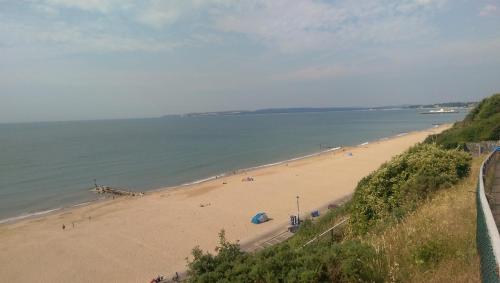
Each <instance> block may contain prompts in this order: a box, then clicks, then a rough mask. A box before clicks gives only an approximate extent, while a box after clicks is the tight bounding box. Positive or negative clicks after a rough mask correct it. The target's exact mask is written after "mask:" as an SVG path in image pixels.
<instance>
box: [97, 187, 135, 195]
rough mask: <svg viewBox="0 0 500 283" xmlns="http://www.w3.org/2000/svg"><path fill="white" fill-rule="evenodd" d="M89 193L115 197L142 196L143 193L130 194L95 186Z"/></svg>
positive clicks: (129, 192)
mask: <svg viewBox="0 0 500 283" xmlns="http://www.w3.org/2000/svg"><path fill="white" fill-rule="evenodd" d="M90 191H92V192H95V193H98V194H110V195H115V196H132V197H135V196H143V195H144V193H143V192H132V191H127V190H124V189H119V188H112V187H108V186H95V187H93V188H92V189H90Z"/></svg>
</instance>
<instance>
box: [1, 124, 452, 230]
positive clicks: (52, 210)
mask: <svg viewBox="0 0 500 283" xmlns="http://www.w3.org/2000/svg"><path fill="white" fill-rule="evenodd" d="M451 125H452V124H451V123H450V124H440V125H433V127H430V128H425V129H421V130H414V131H410V132H402V133H398V134H394V135H391V136H386V137H381V138H378V139H374V140H369V141H366V142H363V143H361V144H358V145H347V146H343V145H342V146H337V147H332V148H328V149H326V150H320V151H317V152H313V153H309V154H306V155H300V156H297V157H292V158H290V159H285V160H282V161H277V162H273V163H266V164H263V165H257V166H252V167H248V168H240V169H235V170H232V171H226V172H223V173H220V174H217V175H212V176H209V177H206V178H202V179H197V180H194V181H191V182H186V183H182V184H179V185H174V186H166V187H159V188H156V189H150V190H147V191H144V193H145V194H148V195H149V194H152V193H157V192H163V191H175V190H180V189H183V188H189V187H191V186H195V185H201V184H204V183H207V182H210V181H214V180H217V179H219V178H225V177H229V176H235V175H238V174H242V173H248V172H252V171H256V170H259V169H263V168H268V167H273V166H278V165H283V164H286V163H289V162H294V161H300V160H304V159H308V158H313V157H316V156H320V155H322V154H325V153H329V152H335V151H338V150H342V149H343V150H345V149H351V148H357V147H363V146H367V145H369V144H372V143H376V142H381V141H386V140H390V139H392V138H397V137H402V136H405V135H408V134H411V133H415V132H421V131H429V130H432V129H436V128H438V127H448V126H451ZM119 198H123V196H121V197H118V198H117V199H119ZM113 200H114V199H112V198H111V197H109V196H104V197H101V198H96V199H94V200H89V201H84V202H81V203H76V204H71V205H66V206H64V205H63V206H60V207H55V208H49V209H46V210H40V211H35V212H29V213H22V214H20V215H16V216H11V217H7V218H0V226H2V225H8V224H14V223H17V222H19V221H23V220H31V219H37V218H40V217H44V216H47V215H50V214H54V213H58V212H64V211H70V210H71V209H75V208H78V207H82V206H87V205H92V204H95V203H102V202H108V201H113Z"/></svg>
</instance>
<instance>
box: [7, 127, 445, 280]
mask: <svg viewBox="0 0 500 283" xmlns="http://www.w3.org/2000/svg"><path fill="white" fill-rule="evenodd" d="M447 127H449V125H447V126H441V127H439V128H436V127H434V128H427V129H423V130H419V131H414V132H410V133H408V134H405V135H402V136H397V135H396V136H393V137H392V138H388V139H385V138H381V139H376V140H374V141H371V142H369V143H368V144H367V145H364V146H354V147H347V148H344V151H341V150H338V149H337V150H333V151H332V150H330V151H329V152H327V153H326V154H325V153H316V154H315V155H314V156H312V157H311V156H309V157H305V158H304V157H303V158H301V159H300V160H294V161H289V162H288V163H287V162H286V161H283V162H282V163H281V165H274V166H267V167H265V168H262V167H261V168H257V169H253V170H247V171H245V172H242V171H240V172H239V173H238V174H236V175H230V176H225V177H221V178H220V179H214V180H210V181H204V182H202V183H197V184H194V185H187V186H177V187H174V188H172V187H167V188H162V189H160V190H157V191H155V192H151V193H148V194H146V195H145V196H142V197H119V198H115V199H114V200H111V199H108V200H104V201H101V202H91V203H88V204H86V205H81V206H79V207H71V208H70V209H65V210H58V211H55V212H52V213H49V214H45V215H42V216H40V217H36V219H24V220H21V221H16V222H14V223H4V224H1V225H0V250H2V253H0V265H2V266H4V271H3V272H2V278H3V279H5V280H6V281H9V282H10V281H16V280H18V279H19V278H23V280H27V281H42V282H67V281H72V282H130V281H132V282H144V281H146V280H148V279H150V278H152V277H153V276H156V275H158V274H166V275H171V274H173V273H175V272H176V271H182V270H185V268H186V257H188V258H191V251H192V248H193V247H195V246H199V247H200V248H201V249H202V250H204V251H213V249H214V248H215V246H216V245H217V242H218V241H217V240H218V238H217V234H218V233H219V232H220V231H221V230H225V231H226V237H227V240H228V241H230V242H235V241H239V242H240V243H241V245H242V246H246V247H249V248H250V249H251V247H252V245H253V244H257V243H258V242H259V241H262V240H266V237H268V236H269V235H273V233H274V232H275V231H279V230H281V229H283V228H284V229H286V226H287V224H288V220H289V217H290V215H295V214H296V213H297V206H296V197H297V196H300V215H301V216H302V215H308V214H309V212H310V211H314V210H318V209H320V210H321V209H322V208H324V207H326V206H327V205H328V204H330V203H334V202H337V201H340V200H342V199H346V198H348V197H349V196H350V195H351V194H352V193H353V192H354V189H355V187H356V185H357V183H358V182H359V180H361V179H362V178H363V177H365V176H366V175H368V174H369V173H370V172H373V170H376V169H377V168H378V167H379V166H380V165H381V164H383V163H384V162H386V161H388V160H390V158H392V157H393V156H395V155H397V154H400V153H402V152H404V151H405V150H407V149H408V148H409V147H411V146H413V145H415V144H416V143H418V142H421V141H423V140H424V139H425V138H426V137H427V136H428V135H430V134H432V133H437V132H440V131H442V130H444V129H446V128H447ZM284 163H287V164H284ZM247 177H251V178H252V179H254V181H246V180H245V179H247ZM257 212H266V213H267V214H268V215H269V216H270V218H272V219H273V220H272V221H268V222H265V223H263V224H260V225H255V224H252V223H251V222H250V219H251V217H252V216H253V215H255V213H257ZM266 235H267V236H266Z"/></svg>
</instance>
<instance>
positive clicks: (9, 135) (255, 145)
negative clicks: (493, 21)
mask: <svg viewBox="0 0 500 283" xmlns="http://www.w3.org/2000/svg"><path fill="white" fill-rule="evenodd" d="M465 115H466V112H465V110H462V111H461V112H460V113H455V114H439V115H421V114H420V111H419V110H416V109H399V110H350V111H332V112H319V113H286V114H251V115H228V116H222V115H212V116H168V117H163V118H151V119H123V120H101V121H71V122H38V123H18V124H0V223H3V222H8V221H13V220H16V219H22V218H25V217H29V216H31V215H38V214H44V213H48V212H50V211H54V210H58V209H61V208H67V207H71V206H75V205H81V204H84V203H87V202H90V201H95V200H96V199H97V198H98V196H97V195H96V194H95V193H92V192H90V191H89V189H90V188H92V187H93V186H94V180H96V182H97V183H98V184H100V185H107V186H111V187H120V188H124V189H127V190H132V191H140V192H143V191H149V190H156V189H159V188H164V187H172V186H178V185H183V184H190V183H195V182H200V181H203V180H207V179H210V178H212V177H214V176H217V175H222V174H225V173H228V172H234V171H235V170H240V169H245V168H253V167H258V166H264V165H266V164H273V163H276V162H280V161H283V160H289V159H293V158H298V157H301V156H307V155H310V154H314V153H317V152H320V151H323V150H328V149H331V148H335V147H341V146H353V145H359V144H362V143H365V142H369V141H373V140H377V139H380V138H384V137H391V136H395V135H398V134H403V133H407V132H410V131H415V130H421V129H426V128H431V127H433V125H436V124H442V123H450V122H455V121H458V120H461V119H463V118H464V117H465Z"/></svg>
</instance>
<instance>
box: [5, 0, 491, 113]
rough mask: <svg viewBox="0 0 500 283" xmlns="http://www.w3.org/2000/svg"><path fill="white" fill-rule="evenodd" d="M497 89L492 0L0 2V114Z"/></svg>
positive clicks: (224, 106)
mask: <svg viewBox="0 0 500 283" xmlns="http://www.w3.org/2000/svg"><path fill="white" fill-rule="evenodd" d="M494 92H500V1H498V0H497V1H494V0H485V1H482V0H448V1H446V0H398V1H389V0H367V1H363V0H352V1H341V0H338V1H305V0H288V1H285V0H262V1H259V0H256V1H251V0H245V1H229V0H227V1H225V0H212V1H208V0H207V1H202V0H163V1H161V0H143V1H133V0H31V1H23V0H0V122H13V121H41V120H75V119H101V118H127V117H154V116H160V115H164V114H175V113H185V112H198V111H217V110H233V109H256V108H268V107H291V106H319V107H323V106H376V105H393V104H406V103H430V102H445V101H463V100H478V99H480V98H482V97H485V96H488V95H490V94H492V93H494Z"/></svg>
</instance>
